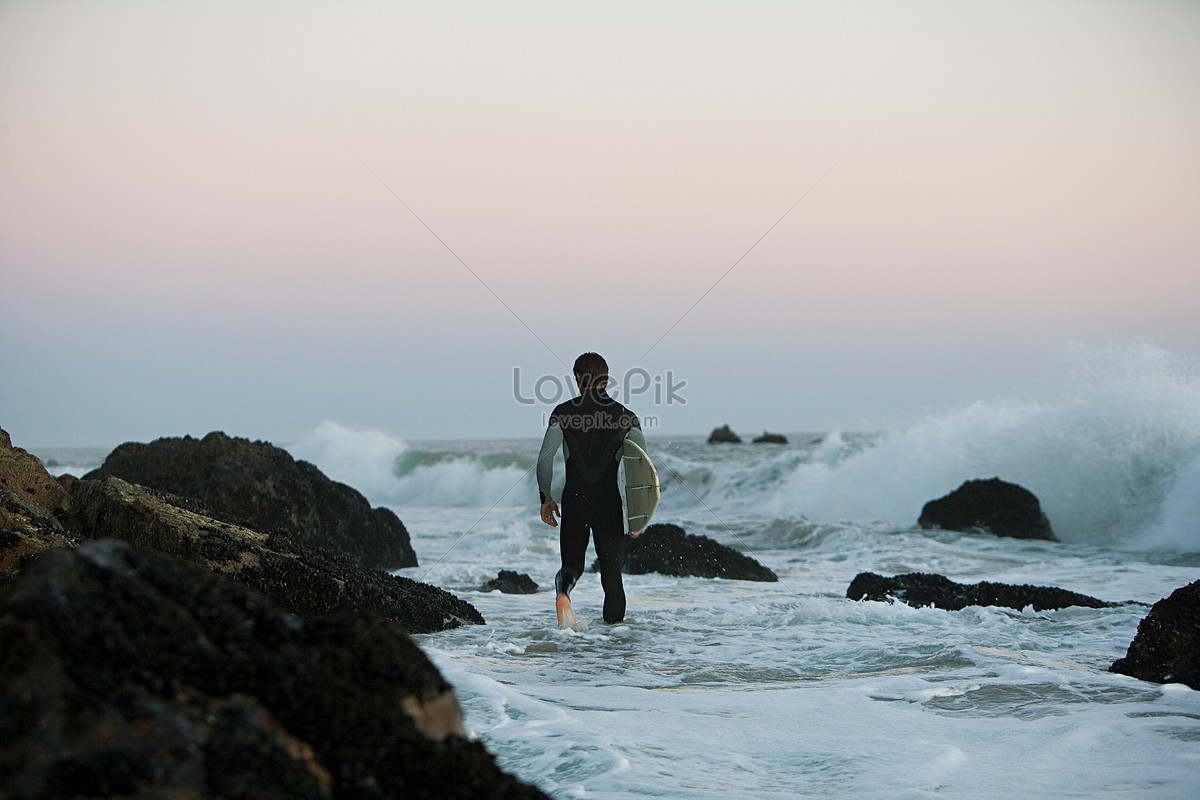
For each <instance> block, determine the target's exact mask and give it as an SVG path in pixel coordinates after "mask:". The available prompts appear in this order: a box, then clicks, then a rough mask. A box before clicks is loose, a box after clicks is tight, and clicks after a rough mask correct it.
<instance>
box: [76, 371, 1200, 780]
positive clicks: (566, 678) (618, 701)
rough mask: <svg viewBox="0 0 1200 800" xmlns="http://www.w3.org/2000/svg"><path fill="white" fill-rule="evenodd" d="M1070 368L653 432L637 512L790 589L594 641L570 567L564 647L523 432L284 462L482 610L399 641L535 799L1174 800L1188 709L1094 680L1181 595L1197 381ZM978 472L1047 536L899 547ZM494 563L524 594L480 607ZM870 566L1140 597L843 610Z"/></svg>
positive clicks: (914, 538) (664, 596)
mask: <svg viewBox="0 0 1200 800" xmlns="http://www.w3.org/2000/svg"><path fill="white" fill-rule="evenodd" d="M1077 367H1078V369H1077V374H1074V375H1073V376H1072V377H1071V380H1070V381H1069V382H1068V383H1069V385H1070V389H1069V391H1065V392H1063V393H1060V394H1057V395H1055V396H1053V397H1048V398H1041V399H1036V400H1031V399H1027V398H1026V399H1019V398H1000V399H995V400H991V401H986V402H980V403H977V404H974V405H971V406H968V407H963V408H958V409H954V410H951V411H948V412H945V413H941V414H937V415H934V416H931V417H930V418H928V419H926V420H924V421H922V422H920V423H918V424H915V425H913V426H910V427H907V428H904V429H901V430H895V431H884V432H867V433H850V432H836V431H824V432H817V433H808V434H805V433H793V434H789V444H787V445H765V444H764V445H753V444H743V445H708V444H706V443H705V441H704V437H701V436H690V437H667V436H656V435H653V433H652V434H651V435H649V436H648V437H647V439H648V444H649V451H650V454H651V456H652V457H653V458H654V459H655V462H656V464H657V465H658V466H659V471H660V474H661V476H662V482H663V501H662V505H661V506H660V509H659V512H658V515H657V517H656V520H655V521H656V522H669V523H674V524H677V525H679V526H681V527H682V528H684V530H686V531H687V532H688V533H694V534H703V535H705V536H709V537H711V538H713V539H716V540H718V541H720V542H722V543H723V544H726V545H729V546H731V547H733V548H735V549H738V550H741V551H743V552H746V553H748V554H750V555H751V556H753V557H754V558H756V559H758V560H759V561H760V562H762V563H763V564H765V565H767V566H768V567H770V568H771V569H772V570H774V571H775V572H776V573H777V574H778V575H779V578H780V580H779V582H778V583H753V582H742V581H727V580H718V579H702V578H677V577H667V576H662V575H656V574H651V575H630V576H626V579H625V584H626V592H627V594H628V596H629V611H628V616H627V618H626V620H625V621H624V622H623V623H621V624H618V625H614V626H609V625H606V624H604V622H603V621H602V620H601V619H600V605H601V600H602V594H601V590H600V586H599V578H598V576H597V575H595V574H589V575H585V576H584V578H583V580H581V582H580V584H579V586H578V587H577V588H576V590H575V592H574V593H573V600H574V606H575V610H576V613H577V615H578V617H579V619H580V623H581V626H580V629H579V630H578V631H571V630H560V629H559V628H558V627H557V625H556V620H555V613H554V596H553V592H552V582H553V576H554V573H555V571H556V570H557V569H558V543H557V531H556V530H555V529H551V528H549V527H547V526H545V525H543V524H542V523H541V522H540V520H539V519H538V506H537V491H536V486H535V482H534V476H533V474H532V471H533V466H534V460H535V458H536V455H537V450H538V445H539V443H540V432H538V431H533V432H531V435H530V438H528V439H522V440H479V441H441V442H430V441H406V440H402V439H398V438H395V437H393V436H389V435H386V434H383V433H379V432H376V431H366V430H356V429H352V428H347V427H343V426H340V425H338V424H336V423H333V422H329V423H325V424H323V425H321V426H320V427H318V428H317V429H316V430H314V431H312V432H311V433H310V434H309V435H307V436H306V437H304V438H303V439H302V440H300V441H297V442H294V443H290V444H288V445H287V447H288V450H289V451H290V452H292V454H293V455H295V456H296V457H297V458H303V459H306V460H308V461H311V462H313V463H315V464H317V466H319V467H320V468H321V469H322V470H323V471H324V472H325V473H326V474H328V475H330V476H331V477H333V478H335V479H337V480H340V481H343V482H345V483H348V484H350V485H351V486H354V487H355V488H357V489H359V490H360V491H362V492H363V493H364V494H365V495H367V497H368V498H369V499H370V500H371V501H372V503H373V504H376V505H385V506H388V507H390V508H392V509H393V510H394V511H396V513H397V514H398V515H399V516H400V518H401V519H402V520H403V521H404V523H405V525H406V526H407V528H408V530H409V532H410V534H411V535H412V540H413V545H414V547H415V548H416V551H417V555H418V558H419V559H420V565H419V566H417V567H413V568H410V569H405V570H401V571H399V573H398V574H402V575H405V576H407V577H411V578H414V579H417V580H421V581H425V582H427V583H431V584H435V585H437V586H440V587H442V588H444V589H446V590H448V591H450V592H452V593H454V594H456V595H458V596H460V597H462V598H464V599H465V600H467V601H468V602H470V603H472V604H473V605H474V606H475V607H477V608H478V609H479V610H480V612H481V613H482V614H483V616H484V618H485V619H486V620H487V625H484V626H464V627H461V628H458V629H455V630H451V631H446V632H442V633H436V634H428V635H422V636H418V637H417V639H418V642H419V644H420V645H421V647H422V648H423V649H424V651H425V652H426V653H428V654H429V656H430V657H431V658H432V659H433V661H434V662H435V664H436V665H437V667H438V668H439V669H440V670H441V671H442V673H443V674H444V675H445V677H446V678H447V679H448V680H449V681H450V682H451V683H452V684H453V685H454V686H455V688H456V691H457V693H458V696H459V698H460V700H461V702H462V705H463V710H464V714H465V718H466V724H467V728H468V731H469V733H470V735H471V736H473V737H475V738H478V739H479V740H481V741H483V742H484V743H485V745H486V746H487V748H488V749H489V750H490V751H491V752H492V753H494V754H495V755H496V757H497V759H498V761H499V762H500V764H501V765H502V767H503V768H504V769H506V770H507V771H509V772H511V773H513V774H515V775H517V776H519V777H521V778H522V779H524V780H526V781H529V782H531V783H533V784H536V785H537V786H539V787H541V788H542V789H543V790H545V791H546V792H547V793H549V794H550V795H552V796H553V797H556V798H644V797H688V798H721V800H733V799H734V798H747V799H749V798H775V797H778V798H784V797H787V798H793V797H825V798H932V797H954V798H1009V797H1024V796H1038V797H1046V798H1056V797H1071V798H1081V797H1099V796H1105V797H1137V798H1189V800H1190V798H1194V797H1196V796H1197V787H1198V786H1200V692H1197V691H1195V690H1192V689H1190V688H1187V687H1185V686H1182V685H1157V684H1151V683H1144V682H1141V681H1138V680H1135V679H1133V678H1130V677H1127V676H1122V675H1116V674H1112V673H1110V672H1108V667H1109V665H1110V664H1111V663H1112V662H1113V661H1115V660H1116V659H1118V658H1120V657H1122V656H1123V655H1124V654H1125V652H1126V649H1127V648H1128V646H1129V643H1130V642H1131V641H1132V640H1133V638H1134V636H1135V634H1136V632H1137V626H1138V623H1139V621H1140V620H1141V619H1142V618H1143V617H1144V616H1145V615H1146V613H1147V612H1148V610H1149V606H1150V604H1153V603H1154V602H1156V601H1157V600H1159V599H1161V598H1162V597H1165V596H1167V595H1169V594H1170V593H1171V592H1172V591H1174V590H1175V589H1176V588H1179V587H1181V586H1184V585H1186V584H1188V583H1191V582H1192V581H1195V580H1197V579H1198V578H1200V522H1198V521H1197V520H1198V519H1200V369H1197V367H1196V364H1195V363H1194V362H1193V361H1189V360H1186V359H1182V358H1179V357H1177V356H1173V355H1171V354H1167V353H1163V352H1162V351H1158V350H1155V349H1153V348H1149V347H1146V348H1141V349H1135V350H1127V351H1124V352H1112V353H1107V354H1100V355H1098V356H1097V355H1092V356H1088V357H1087V358H1084V359H1081V360H1080V363H1079V364H1078V365H1077ZM635 410H637V409H636V408H635ZM556 468H557V470H556V472H557V476H558V481H559V482H561V480H562V466H561V461H560V462H559V463H558V464H557V465H556ZM59 471H66V467H65V466H63V467H62V468H60V469H59ZM993 476H998V477H1000V478H1002V479H1004V480H1008V481H1011V482H1014V483H1018V484H1021V485H1022V486H1025V487H1026V488H1028V489H1030V490H1031V491H1032V492H1033V493H1034V494H1035V495H1037V496H1038V498H1039V499H1040V500H1041V503H1042V507H1043V510H1044V511H1045V513H1046V515H1047V516H1048V518H1049V520H1050V522H1051V524H1052V526H1053V527H1054V529H1055V532H1056V534H1057V535H1058V537H1059V538H1060V539H1061V541H1060V542H1047V541H1023V540H1012V539H999V538H995V537H991V536H986V535H979V534H964V533H953V532H944V531H924V530H920V529H917V528H916V527H915V521H916V519H917V517H918V515H919V513H920V511H921V507H922V505H923V504H924V503H925V502H926V501H928V500H931V499H934V498H937V497H940V496H942V495H944V494H946V493H948V492H949V491H951V490H953V489H954V488H956V487H957V486H958V485H959V484H961V483H962V482H963V481H965V480H968V479H973V478H990V477H993ZM556 491H557V489H556ZM590 557H591V556H590V555H589V558H590ZM502 569H512V570H516V571H518V572H523V573H526V574H528V575H530V576H531V577H532V578H533V579H534V580H535V581H536V582H537V583H538V584H539V585H540V587H541V591H539V592H538V593H537V594H534V595H505V594H501V593H499V592H490V593H485V592H482V591H481V590H480V586H481V584H483V583H484V582H485V581H487V580H489V579H491V578H494V577H496V575H497V573H498V572H499V571H500V570H502ZM862 571H873V572H877V573H880V574H885V575H893V574H898V573H903V572H914V571H921V572H936V573H940V574H943V575H946V576H947V577H949V578H951V579H952V580H956V581H960V582H968V583H974V582H977V581H982V580H988V581H998V582H1004V583H1017V584H1020V583H1030V584H1037V585H1049V586H1058V587H1062V588H1064V589H1069V590H1072V591H1076V592H1082V593H1084V594H1089V595H1093V596H1096V597H1099V598H1101V599H1104V600H1111V601H1135V603H1136V604H1134V605H1123V606H1118V607H1114V608H1104V609H1090V608H1067V609H1062V610H1058V611H1043V612H1034V611H1033V610H1032V609H1028V608H1027V609H1024V610H1013V609H1002V608H990V607H989V608H980V607H975V608H967V609H964V610H962V611H954V612H952V611H943V610H940V609H935V608H912V607H909V606H907V605H904V604H901V603H893V604H889V603H880V602H854V601H850V600H847V599H846V597H845V592H846V588H847V586H848V585H849V583H850V581H851V580H852V579H853V578H854V576H855V575H856V574H857V573H859V572H862Z"/></svg>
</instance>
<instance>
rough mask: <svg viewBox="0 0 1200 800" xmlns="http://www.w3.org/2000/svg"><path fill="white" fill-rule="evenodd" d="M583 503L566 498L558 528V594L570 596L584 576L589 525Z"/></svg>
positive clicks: (555, 585)
mask: <svg viewBox="0 0 1200 800" xmlns="http://www.w3.org/2000/svg"><path fill="white" fill-rule="evenodd" d="M581 505H582V503H581V501H580V500H579V499H578V498H571V499H570V500H569V501H568V500H566V498H564V501H563V508H562V520H561V521H560V522H559V527H558V550H559V554H560V555H561V557H562V569H560V570H559V571H558V574H557V575H556V576H554V588H555V590H556V591H557V592H558V594H565V595H568V596H570V594H571V590H572V589H574V588H575V584H576V582H577V581H578V580H579V579H580V578H581V577H582V576H583V570H584V567H585V564H584V560H585V559H586V557H587V546H588V524H587V517H586V516H585V514H584V513H583V512H584V509H583V508H582V507H581Z"/></svg>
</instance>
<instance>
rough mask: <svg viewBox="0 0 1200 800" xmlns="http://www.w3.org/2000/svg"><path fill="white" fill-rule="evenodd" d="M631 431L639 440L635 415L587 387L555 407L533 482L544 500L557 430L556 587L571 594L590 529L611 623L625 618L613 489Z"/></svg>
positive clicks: (619, 518) (619, 516) (620, 532)
mask: <svg viewBox="0 0 1200 800" xmlns="http://www.w3.org/2000/svg"><path fill="white" fill-rule="evenodd" d="M556 428H557V429H558V431H557V432H556V430H555V429H556ZM631 431H633V432H636V433H634V440H635V441H638V443H639V444H643V445H644V444H645V438H644V437H643V436H642V433H641V423H640V422H639V421H638V418H637V415H636V414H634V413H633V412H632V411H630V410H629V409H627V408H625V406H623V405H621V404H620V403H618V402H617V401H616V400H613V399H612V398H611V397H609V396H608V393H607V392H606V391H605V390H604V389H589V390H587V391H585V392H584V393H583V394H582V395H580V396H579V397H576V398H575V399H573V400H568V401H567V402H565V403H561V404H559V405H558V407H556V408H555V409H554V413H553V414H552V415H551V417H550V424H549V426H548V428H547V430H546V438H545V441H544V442H543V443H542V454H541V456H540V457H539V461H538V488H539V491H540V493H541V500H542V502H543V503H545V502H546V501H547V500H548V499H550V476H551V474H552V472H553V467H552V462H553V456H554V451H555V450H556V449H557V442H558V437H559V436H560V435H561V441H562V445H563V450H564V452H565V453H566V462H567V483H566V486H565V488H564V489H563V499H562V509H561V511H562V523H561V526H560V528H559V547H560V550H561V553H562V569H561V570H560V571H559V573H558V575H557V576H556V577H555V588H556V589H557V590H558V591H559V592H560V593H562V594H566V595H570V593H571V589H572V588H574V586H575V583H576V581H578V580H579V578H580V576H582V575H583V571H584V559H585V557H586V554H587V545H588V533H589V531H590V532H591V536H592V539H593V541H594V542H595V545H596V556H597V558H598V560H599V562H600V583H601V585H602V586H603V587H604V620H605V622H610V623H613V622H620V621H621V620H623V619H624V618H625V588H624V585H623V583H622V580H621V561H622V559H623V558H624V557H625V520H624V514H623V512H622V510H621V495H620V492H619V491H618V489H617V464H618V458H617V453H618V451H619V450H620V449H621V444H622V443H623V442H624V441H625V437H626V435H629V434H630V432H631Z"/></svg>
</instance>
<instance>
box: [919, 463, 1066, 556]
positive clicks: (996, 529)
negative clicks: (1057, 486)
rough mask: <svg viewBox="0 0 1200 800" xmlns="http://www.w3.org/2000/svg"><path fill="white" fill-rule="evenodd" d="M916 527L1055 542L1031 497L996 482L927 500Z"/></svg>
mask: <svg viewBox="0 0 1200 800" xmlns="http://www.w3.org/2000/svg"><path fill="white" fill-rule="evenodd" d="M917 524H918V525H919V526H921V527H922V528H942V529H943V530H948V531H963V532H966V533H971V532H983V533H991V534H994V535H996V536H1008V537H1012V538H1014V539H1048V540H1049V541H1052V542H1054V541H1058V540H1057V539H1056V538H1055V537H1054V531H1052V530H1051V529H1050V521H1049V520H1048V519H1046V515H1045V514H1043V513H1042V507H1041V504H1040V503H1038V499H1037V498H1036V497H1035V496H1034V495H1033V493H1032V492H1030V491H1029V490H1028V489H1025V488H1023V487H1021V486H1017V485H1016V484H1015V483H1007V482H1005V481H1002V480H1000V479H999V478H991V479H990V480H975V481H967V482H966V483H964V484H963V485H962V486H959V487H958V488H957V489H955V490H954V491H953V492H951V493H950V494H948V495H946V496H945V497H942V498H940V499H938V500H930V501H929V502H928V503H926V504H925V507H924V508H922V509H921V517H920V519H918V520H917Z"/></svg>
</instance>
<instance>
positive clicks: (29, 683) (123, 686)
mask: <svg viewBox="0 0 1200 800" xmlns="http://www.w3.org/2000/svg"><path fill="white" fill-rule="evenodd" d="M0 641H3V642H4V651H3V658H0V775H3V786H4V790H3V794H4V796H6V797H26V798H34V797H130V798H133V797H139V798H150V797H179V798H185V797H186V798H201V797H227V798H235V797H236V798H280V799H281V800H282V798H329V797H368V798H406V797H417V796H428V797H433V796H437V797H458V798H468V797H469V798H499V797H504V798H545V795H544V794H543V793H541V792H540V791H539V790H537V789H536V788H533V787H531V786H528V785H526V784H523V783H521V782H520V781H518V780H517V779H516V778H513V777H512V776H510V775H507V774H505V773H504V772H502V771H501V770H500V769H499V768H498V767H497V765H496V763H495V760H494V759H493V757H492V756H491V755H490V754H489V753H488V752H487V751H486V750H485V748H484V747H483V745H481V744H479V743H478V742H471V741H468V740H467V739H466V738H465V737H464V732H463V725H462V717H461V712H460V711H459V706H458V701H457V699H456V697H455V694H454V691H453V689H452V688H451V687H450V686H449V684H447V683H446V681H445V680H444V679H443V678H442V676H441V675H440V674H439V673H438V671H437V669H436V668H435V667H434V666H433V665H432V664H431V663H430V661H429V660H428V659H427V658H426V657H425V655H424V654H423V653H422V652H421V651H420V650H419V649H418V648H417V646H416V645H415V644H414V643H413V642H412V640H411V639H410V638H409V637H408V636H407V635H405V634H404V633H403V632H402V631H400V630H399V629H398V628H397V627H396V626H395V625H393V624H392V623H390V622H388V621H387V620H385V619H382V618H379V617H371V616H369V615H345V616H335V617H326V618H320V619H303V618H300V617H296V616H293V615H291V614H288V613H286V612H284V611H282V610H281V609H279V608H278V607H277V606H276V605H275V604H274V603H273V602H271V601H270V600H269V599H268V598H266V597H265V596H264V595H262V594H260V593H259V592H256V591H254V590H252V589H250V588H249V587H246V586H243V585H241V584H238V583H236V582H234V581H231V580H228V579H226V578H224V577H223V576H220V575H215V574H213V573H211V572H208V571H207V570H202V569H199V568H197V567H194V566H191V565H188V564H185V563H183V562H180V561H178V560H172V559H164V558H161V557H159V556H156V555H154V554H151V553H148V552H146V551H141V550H138V549H136V548H133V547H131V546H129V545H128V544H125V543H123V542H116V541H104V542H92V543H86V544H84V545H82V546H80V547H79V548H66V549H59V550H54V551H50V552H48V553H46V554H44V555H42V556H40V557H38V558H37V559H36V560H35V561H34V562H32V563H31V564H30V565H29V566H28V568H27V569H26V570H25V571H24V572H23V573H22V575H21V576H19V577H18V578H17V580H16V581H15V582H14V583H12V584H11V585H9V586H7V587H5V588H3V589H0Z"/></svg>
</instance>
